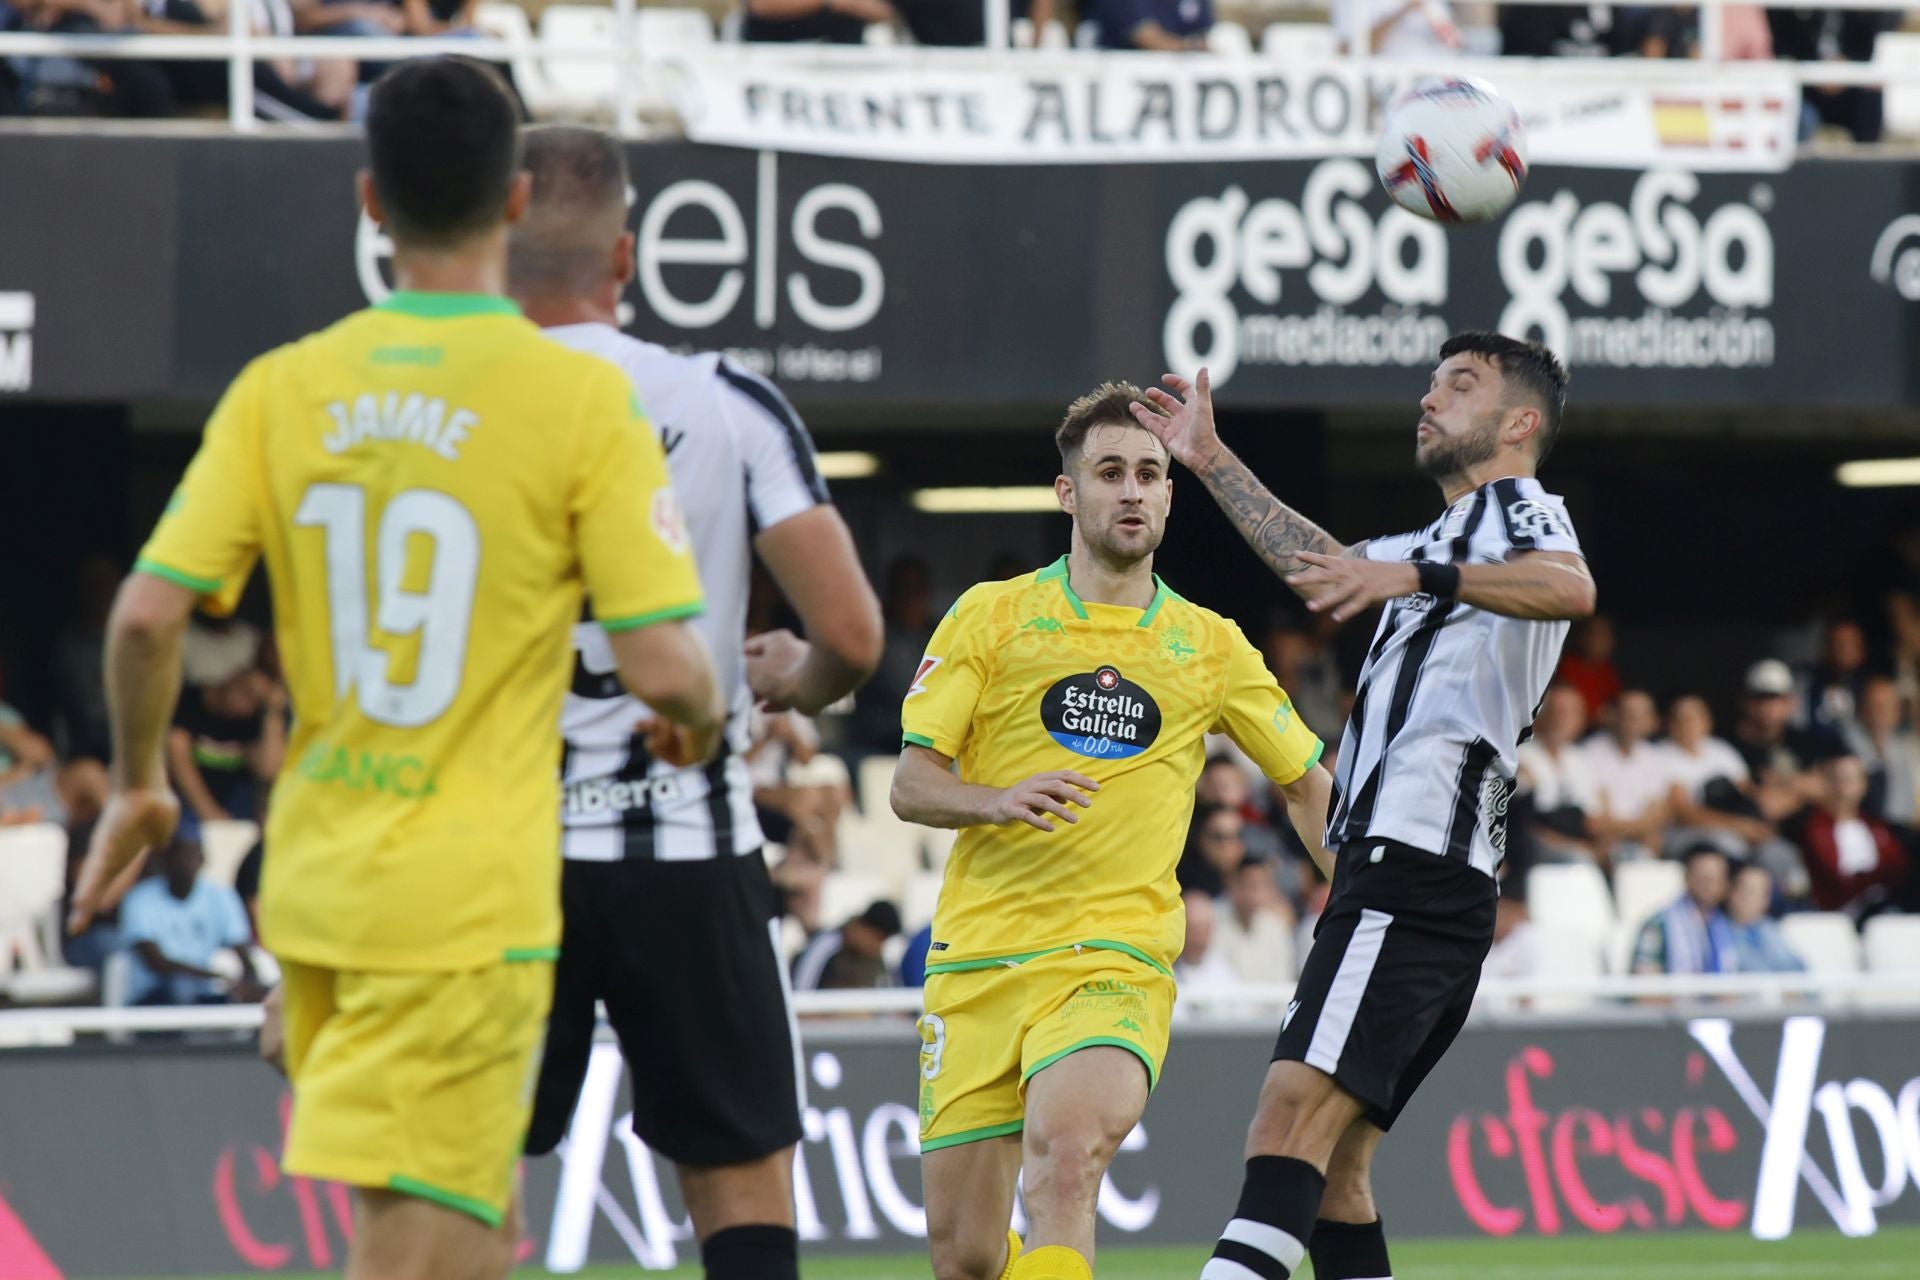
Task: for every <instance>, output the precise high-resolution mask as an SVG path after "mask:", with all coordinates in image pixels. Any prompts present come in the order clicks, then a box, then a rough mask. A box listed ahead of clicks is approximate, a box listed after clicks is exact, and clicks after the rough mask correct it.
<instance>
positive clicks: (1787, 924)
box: [1780, 911, 1860, 973]
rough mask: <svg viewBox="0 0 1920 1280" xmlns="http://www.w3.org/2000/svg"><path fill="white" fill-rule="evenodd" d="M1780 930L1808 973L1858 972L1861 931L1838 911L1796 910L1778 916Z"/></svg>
mask: <svg viewBox="0 0 1920 1280" xmlns="http://www.w3.org/2000/svg"><path fill="white" fill-rule="evenodd" d="M1780 933H1781V935H1782V936H1783V937H1785V938H1786V940H1787V945H1788V946H1790V947H1792V948H1793V950H1794V954H1795V955H1797V956H1799V957H1800V958H1801V959H1802V960H1805V961H1806V962H1807V971H1808V972H1809V973H1858V972H1860V931H1859V930H1858V929H1857V928H1855V927H1854V924H1853V920H1852V919H1851V918H1850V917H1849V916H1847V915H1846V914H1845V913H1844V912H1840V911H1798V912H1795V913H1794V914H1792V915H1789V916H1782V917H1781V918H1780Z"/></svg>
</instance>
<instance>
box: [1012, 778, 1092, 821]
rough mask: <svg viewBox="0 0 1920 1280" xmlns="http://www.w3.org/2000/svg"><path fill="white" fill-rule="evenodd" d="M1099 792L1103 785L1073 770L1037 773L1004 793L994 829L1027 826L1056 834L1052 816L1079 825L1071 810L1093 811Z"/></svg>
mask: <svg viewBox="0 0 1920 1280" xmlns="http://www.w3.org/2000/svg"><path fill="white" fill-rule="evenodd" d="M1099 789H1100V784H1099V783H1097V782H1095V781H1094V780H1093V779H1092V778H1089V777H1087V776H1086V775H1084V774H1079V773H1075V772H1074V771H1073V770H1071V769H1055V770H1053V771H1052V772H1051V773H1036V774H1034V775H1033V776H1032V777H1031V778H1028V779H1027V780H1026V781H1025V782H1016V783H1014V784H1013V785H1012V786H1010V787H1008V788H1007V789H1006V790H1005V791H1002V792H1001V793H1000V795H999V798H998V801H997V802H996V803H995V805H994V809H993V825H994V826H996V827H1004V826H1006V825H1007V824H1008V823H1010V822H1024V823H1026V824H1027V825H1028V826H1030V827H1038V828H1040V830H1042V831H1052V830H1053V829H1054V826H1053V823H1052V822H1051V821H1049V819H1048V815H1049V814H1051V815H1052V816H1053V817H1055V818H1059V819H1060V820H1061V821H1063V822H1078V821H1080V815H1079V814H1077V813H1075V812H1074V811H1073V810H1071V809H1069V808H1068V807H1067V806H1068V805H1072V804H1077V805H1079V806H1080V807H1081V808H1082V809H1085V808H1088V807H1090V806H1091V805H1092V804H1093V792H1095V791H1098V790H1099Z"/></svg>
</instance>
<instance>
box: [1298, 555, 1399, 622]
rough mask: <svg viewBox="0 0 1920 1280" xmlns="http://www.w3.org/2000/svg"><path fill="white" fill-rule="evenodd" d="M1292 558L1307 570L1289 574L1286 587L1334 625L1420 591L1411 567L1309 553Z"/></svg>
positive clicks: (1395, 563)
mask: <svg viewBox="0 0 1920 1280" xmlns="http://www.w3.org/2000/svg"><path fill="white" fill-rule="evenodd" d="M1294 558H1295V559H1296V560H1298V561H1300V563H1301V564H1303V565H1304V566H1306V567H1305V568H1302V569H1295V570H1294V571H1293V572H1292V573H1290V574H1288V575H1287V585H1288V586H1290V587H1292V588H1293V589H1294V590H1295V591H1298V592H1299V593H1300V594H1301V595H1302V596H1305V597H1306V600H1307V608H1309V609H1311V610H1313V611H1314V612H1315V613H1328V612H1331V613H1332V614H1333V620H1334V621H1335V622H1345V621H1346V620H1347V619H1349V618H1351V617H1353V616H1354V615H1355V614H1360V613H1365V612H1366V611H1367V610H1368V609H1371V608H1373V607H1374V606H1375V605H1377V604H1385V603H1386V602H1387V601H1389V600H1397V599H1399V598H1400V597H1401V596H1408V595H1412V594H1413V593H1414V592H1416V591H1418V590H1419V589H1420V575H1419V573H1418V572H1417V571H1415V569H1414V567H1413V566H1412V565H1410V564H1402V563H1398V562H1396V561H1392V560H1363V559H1360V558H1359V557H1357V556H1323V555H1319V554H1317V553H1316V552H1312V551H1300V552H1296V553H1295V555H1294Z"/></svg>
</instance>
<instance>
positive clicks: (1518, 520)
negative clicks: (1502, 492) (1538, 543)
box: [1507, 498, 1567, 538]
mask: <svg viewBox="0 0 1920 1280" xmlns="http://www.w3.org/2000/svg"><path fill="white" fill-rule="evenodd" d="M1507 524H1508V525H1509V526H1511V527H1512V529H1513V532H1514V534H1515V535H1516V536H1517V537H1522V538H1564V537H1566V536H1567V531H1566V529H1565V527H1563V526H1562V525H1561V523H1560V517H1559V516H1558V515H1556V514H1554V511H1553V508H1551V507H1549V506H1547V505H1546V504H1544V503H1540V502H1535V501H1534V500H1533V499H1532V498H1522V499H1520V501H1518V502H1515V503H1513V504H1511V505H1509V506H1508V507H1507Z"/></svg>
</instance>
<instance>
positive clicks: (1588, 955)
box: [1527, 868, 1605, 1013]
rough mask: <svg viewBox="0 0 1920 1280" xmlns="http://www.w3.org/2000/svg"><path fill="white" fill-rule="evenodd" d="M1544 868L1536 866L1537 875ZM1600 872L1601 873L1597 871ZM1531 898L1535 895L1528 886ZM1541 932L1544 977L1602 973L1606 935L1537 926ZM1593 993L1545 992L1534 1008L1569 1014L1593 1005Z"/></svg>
mask: <svg viewBox="0 0 1920 1280" xmlns="http://www.w3.org/2000/svg"><path fill="white" fill-rule="evenodd" d="M1544 869H1545V868H1535V869H1534V871H1533V873H1532V874H1533V875H1538V874H1539V873H1540V871H1541V870H1544ZM1594 874H1595V875H1598V874H1599V872H1597V871H1596V872H1595V873H1594ZM1527 898H1528V901H1529V902H1531V901H1532V898H1533V894H1532V891H1531V889H1529V891H1528V894H1527ZM1538 919H1539V917H1537V916H1536V917H1535V920H1536V927H1537V928H1538V931H1539V951H1538V952H1537V955H1538V958H1539V969H1538V976H1540V977H1542V978H1597V977H1599V976H1600V975H1601V968H1602V953H1603V948H1604V947H1605V938H1604V936H1603V935H1596V934H1588V933H1584V932H1582V931H1580V930H1577V929H1568V928H1548V927H1545V926H1542V925H1538V924H1537V921H1538ZM1592 1003H1593V998H1592V997H1591V996H1586V995H1579V994H1576V993H1543V994H1541V995H1538V996H1535V997H1534V998H1533V1002H1532V1005H1531V1007H1532V1008H1533V1009H1534V1010H1536V1011H1537V1012H1540V1013H1570V1012H1574V1011H1577V1010H1581V1009H1585V1008H1588V1007H1589V1006H1591V1005H1592Z"/></svg>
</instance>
